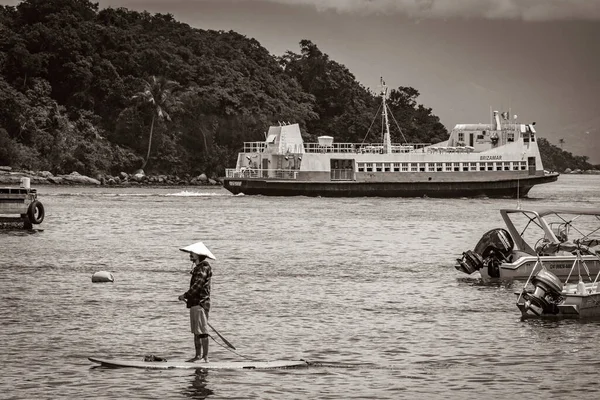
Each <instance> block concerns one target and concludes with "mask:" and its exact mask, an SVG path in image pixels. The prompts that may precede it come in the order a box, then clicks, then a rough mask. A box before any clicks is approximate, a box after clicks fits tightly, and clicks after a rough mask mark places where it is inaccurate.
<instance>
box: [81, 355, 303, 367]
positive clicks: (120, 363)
mask: <svg viewBox="0 0 600 400" xmlns="http://www.w3.org/2000/svg"><path fill="white" fill-rule="evenodd" d="M88 360H90V361H91V362H94V363H97V364H100V365H102V366H104V367H110V368H144V369H273V368H300V367H308V363H307V362H306V361H302V360H300V361H283V360H278V361H210V362H208V363H204V362H195V363H192V362H186V361H136V360H117V359H108V358H95V357H88Z"/></svg>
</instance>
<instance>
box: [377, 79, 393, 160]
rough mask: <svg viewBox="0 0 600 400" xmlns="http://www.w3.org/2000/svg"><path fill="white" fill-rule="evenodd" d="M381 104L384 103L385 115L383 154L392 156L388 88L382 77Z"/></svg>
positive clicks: (383, 117)
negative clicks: (387, 98)
mask: <svg viewBox="0 0 600 400" xmlns="http://www.w3.org/2000/svg"><path fill="white" fill-rule="evenodd" d="M380 83H381V102H382V106H383V114H382V119H383V121H382V122H383V124H382V125H383V127H382V128H383V130H384V131H383V152H384V153H385V154H390V153H391V152H392V139H391V138H390V121H389V120H388V113H387V104H386V103H385V100H386V97H387V86H386V85H385V82H384V81H383V77H381V82H380Z"/></svg>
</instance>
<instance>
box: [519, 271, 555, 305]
mask: <svg viewBox="0 0 600 400" xmlns="http://www.w3.org/2000/svg"><path fill="white" fill-rule="evenodd" d="M531 284H532V285H533V286H534V287H535V290H534V291H533V293H528V292H526V291H525V289H523V294H522V296H523V299H524V300H525V307H524V312H527V311H531V312H532V313H534V314H535V315H537V316H540V315H541V314H557V313H558V303H560V301H561V293H562V289H563V285H562V283H561V281H560V279H558V277H557V276H556V275H554V274H553V273H552V272H550V271H548V270H546V269H542V270H541V271H540V272H538V273H537V274H536V275H535V276H534V277H533V278H532V279H531Z"/></svg>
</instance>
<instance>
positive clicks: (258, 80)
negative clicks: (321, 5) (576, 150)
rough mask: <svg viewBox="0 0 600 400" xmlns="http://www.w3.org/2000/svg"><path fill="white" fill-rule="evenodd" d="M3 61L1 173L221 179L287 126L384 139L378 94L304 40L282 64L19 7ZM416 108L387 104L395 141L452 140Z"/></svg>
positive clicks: (10, 9) (4, 30) (117, 24)
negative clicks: (142, 171)
mask: <svg viewBox="0 0 600 400" xmlns="http://www.w3.org/2000/svg"><path fill="white" fill-rule="evenodd" d="M0 48H1V50H2V52H1V53H0V145H1V146H0V165H3V164H4V165H6V164H8V165H10V166H13V167H21V168H28V169H38V170H42V169H44V170H49V171H51V172H53V173H70V172H72V171H77V172H80V173H83V174H95V173H111V174H117V173H118V172H120V171H128V172H132V171H134V170H135V169H137V168H139V167H140V166H141V165H144V167H145V168H146V169H147V170H148V171H149V172H154V173H165V174H171V173H173V174H181V173H189V174H198V173H200V172H206V173H208V174H209V175H212V176H215V177H216V176H222V175H223V174H224V169H225V168H226V167H230V166H232V165H234V164H235V160H236V157H237V152H238V151H239V150H240V148H241V146H243V142H244V141H255V140H262V139H264V132H265V130H266V129H267V128H268V126H269V125H273V124H276V123H277V122H278V121H290V122H297V123H299V124H300V126H301V128H302V132H303V135H305V139H307V140H311V139H314V138H315V137H316V136H320V135H332V136H335V137H336V140H339V141H343V142H361V141H371V142H375V141H380V140H381V137H380V136H377V135H378V133H377V132H378V131H379V132H380V129H381V127H380V125H378V124H380V121H379V120H378V119H376V120H374V119H373V118H374V116H375V115H376V114H377V109H378V107H379V105H380V101H379V99H378V98H377V96H378V95H377V94H374V93H372V92H371V91H370V90H368V89H366V88H365V87H363V86H362V85H361V84H360V83H359V82H358V81H357V80H356V78H355V77H354V75H353V74H352V73H351V72H350V71H349V70H348V69H347V68H346V67H345V66H343V65H341V64H339V63H337V62H335V61H333V60H331V59H330V58H329V56H328V55H326V54H324V53H323V52H322V51H321V50H319V48H318V47H317V45H316V44H314V43H312V42H311V41H309V40H302V41H301V42H300V52H299V53H298V54H296V53H293V52H291V51H288V52H287V53H286V54H284V55H282V56H280V57H275V56H273V55H271V54H269V52H268V51H267V50H266V49H265V48H264V47H262V46H261V45H260V43H259V42H257V41H256V40H255V39H251V38H247V37H245V36H244V35H241V34H239V33H236V32H233V31H229V32H225V31H213V30H203V29H197V28H192V27H190V26H189V25H187V24H183V23H180V22H178V21H176V20H175V19H174V18H173V16H172V15H171V14H150V13H148V12H136V11H130V10H128V9H126V8H106V9H102V10H99V8H98V4H97V3H93V2H91V1H89V0H24V1H22V2H21V3H19V4H18V5H17V6H0ZM150 82H156V83H162V87H159V86H160V85H154V86H156V87H154V89H156V90H157V91H153V90H154V89H152V87H153V85H150V87H149V86H148V85H149V83H150ZM168 82H171V83H170V84H167V83H168ZM169 85H170V86H169ZM175 87H176V88H177V90H176V93H175V91H174V89H175ZM161 90H162V91H161ZM143 93H147V94H152V97H153V98H154V102H152V101H151V100H149V99H148V96H144V95H143ZM136 95H137V99H141V98H144V99H145V100H146V102H145V103H144V104H140V103H139V102H135V101H133V100H132V99H133V97H134V96H136ZM163 95H165V97H161V96H163ZM156 96H158V97H156ZM418 96H419V92H418V90H416V89H414V88H411V87H399V88H397V89H393V90H391V91H390V95H389V102H388V103H389V105H390V108H391V109H392V111H393V113H394V115H396V116H397V117H398V124H399V125H400V127H401V130H402V132H400V131H398V130H397V129H396V128H395V124H392V125H391V127H392V136H393V138H392V140H393V141H394V142H405V141H410V142H436V141H440V140H445V139H446V138H447V137H448V132H447V131H446V129H445V128H444V127H443V125H442V124H441V123H440V121H439V118H438V117H437V116H435V115H434V114H433V113H432V109H431V108H428V107H425V106H424V105H421V104H418V102H417V101H418ZM166 115H168V116H169V118H162V117H165V116H166ZM169 119H170V121H169ZM372 125H373V126H372ZM370 128H371V129H370ZM367 134H368V135H367ZM550 146H551V145H550Z"/></svg>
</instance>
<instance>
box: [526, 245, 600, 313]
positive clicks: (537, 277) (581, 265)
mask: <svg viewBox="0 0 600 400" xmlns="http://www.w3.org/2000/svg"><path fill="white" fill-rule="evenodd" d="M575 245H576V246H577V248H576V250H575V253H576V259H575V261H574V262H573V266H572V267H571V271H570V272H571V274H570V276H577V277H578V278H579V280H578V282H577V283H576V284H574V283H573V284H570V283H567V282H568V280H569V277H567V278H566V279H565V282H564V283H562V282H561V280H560V279H558V277H557V276H556V275H554V274H553V273H552V272H550V271H548V270H547V269H546V267H545V266H544V262H543V261H542V259H541V257H540V258H539V259H538V262H537V263H536V266H535V268H534V270H533V271H532V274H531V276H530V278H529V279H527V282H526V283H525V285H524V287H523V289H522V291H520V292H517V293H515V294H517V295H518V296H519V297H518V299H517V307H518V308H519V310H520V311H521V316H522V318H524V319H526V318H544V319H562V318H574V319H587V318H598V317H600V282H598V277H600V272H599V273H597V274H596V275H595V278H592V277H590V274H589V267H588V266H587V263H586V262H585V261H584V260H583V258H582V249H585V248H586V247H587V246H585V245H581V244H580V243H579V242H578V241H576V242H575ZM569 246H571V244H569ZM558 247H559V248H560V247H561V246H558ZM568 250H570V247H569V248H568Z"/></svg>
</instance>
